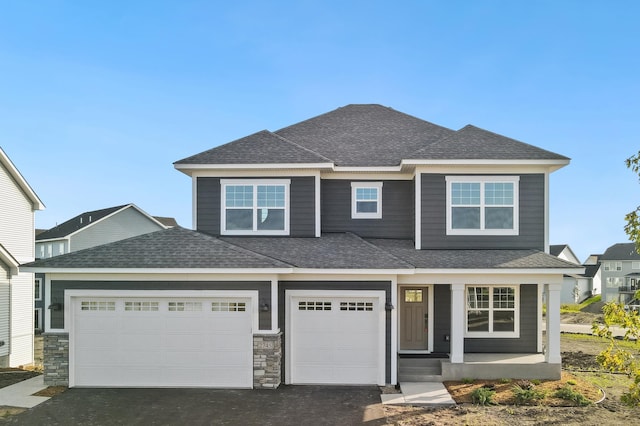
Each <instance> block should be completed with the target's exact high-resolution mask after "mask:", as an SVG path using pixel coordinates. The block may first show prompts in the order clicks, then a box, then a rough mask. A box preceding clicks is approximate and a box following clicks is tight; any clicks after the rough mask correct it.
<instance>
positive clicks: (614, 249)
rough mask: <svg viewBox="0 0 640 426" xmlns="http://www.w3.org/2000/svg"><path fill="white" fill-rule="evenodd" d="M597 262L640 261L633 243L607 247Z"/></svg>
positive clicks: (639, 255)
mask: <svg viewBox="0 0 640 426" xmlns="http://www.w3.org/2000/svg"><path fill="white" fill-rule="evenodd" d="M599 260H640V254H638V252H637V250H636V245H635V243H618V244H614V245H612V246H611V247H609V248H608V249H607V250H606V251H605V252H604V254H603V255H602V256H601V257H600V259H599Z"/></svg>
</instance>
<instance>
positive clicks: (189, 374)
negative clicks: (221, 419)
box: [70, 297, 253, 388]
mask: <svg viewBox="0 0 640 426" xmlns="http://www.w3.org/2000/svg"><path fill="white" fill-rule="evenodd" d="M250 305H251V299H250V298H151V297H149V298H91V297H79V298H74V301H73V303H72V312H73V328H72V330H71V341H70V343H71V347H70V349H71V359H70V361H71V365H70V368H71V371H72V376H71V377H70V379H71V385H72V386H97V387H99V386H106V387H229V388H251V387H252V385H253V342H252V321H251V319H252V315H251V312H252V310H251V308H250Z"/></svg>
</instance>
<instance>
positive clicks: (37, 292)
mask: <svg viewBox="0 0 640 426" xmlns="http://www.w3.org/2000/svg"><path fill="white" fill-rule="evenodd" d="M33 297H34V299H35V300H42V278H36V279H34V280H33Z"/></svg>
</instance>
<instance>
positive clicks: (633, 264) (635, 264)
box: [631, 262, 640, 269]
mask: <svg viewBox="0 0 640 426" xmlns="http://www.w3.org/2000/svg"><path fill="white" fill-rule="evenodd" d="M631 269H640V262H631Z"/></svg>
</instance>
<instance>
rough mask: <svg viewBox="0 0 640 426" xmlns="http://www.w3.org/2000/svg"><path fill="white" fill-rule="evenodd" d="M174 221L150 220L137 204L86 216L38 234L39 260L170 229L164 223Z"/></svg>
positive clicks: (95, 211) (90, 213) (111, 208)
mask: <svg viewBox="0 0 640 426" xmlns="http://www.w3.org/2000/svg"><path fill="white" fill-rule="evenodd" d="M171 220H172V218H160V217H159V218H156V217H154V216H150V215H149V214H147V213H146V212H144V211H143V210H142V209H141V208H140V207H138V206H136V205H135V204H124V205H121V206H116V207H109V208H106V209H100V210H94V211H90V212H84V213H81V214H79V215H77V216H75V217H73V218H71V219H69V220H67V221H66V222H63V223H61V224H60V225H58V226H56V227H54V228H51V229H49V230H47V231H44V232H41V233H40V234H38V235H37V236H36V237H35V240H36V258H38V259H47V258H50V257H53V256H58V255H61V254H65V253H70V252H72V251H78V250H83V249H86V248H90V247H95V246H99V245H102V244H107V243H112V242H114V241H119V240H124V239H125V238H131V237H135V236H137V235H142V234H147V233H149V232H154V231H159V230H161V229H167V228H170V227H171V226H170V225H165V224H164V223H168V221H171ZM173 222H174V223H175V220H174V221H173Z"/></svg>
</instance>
